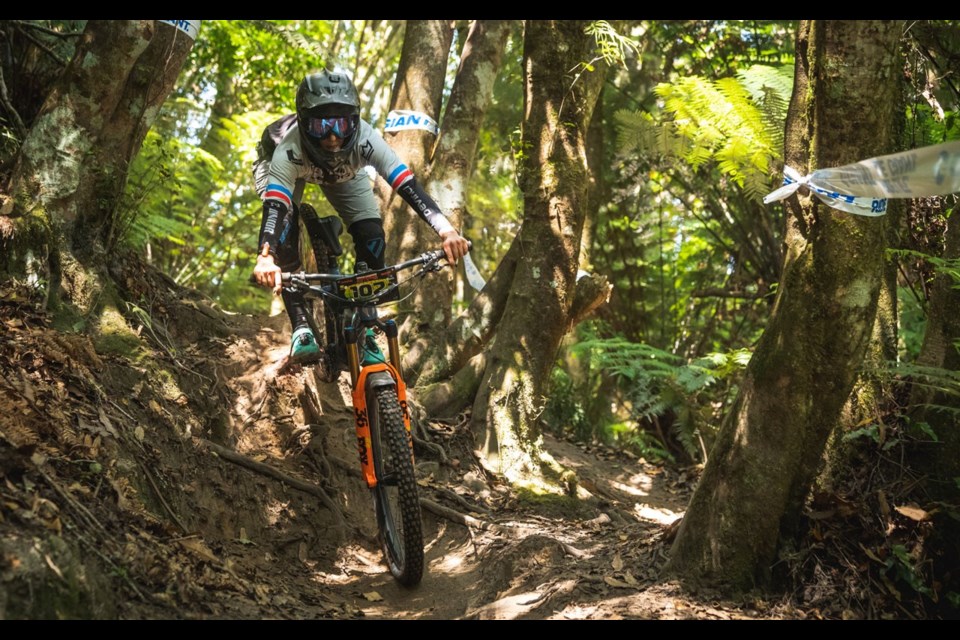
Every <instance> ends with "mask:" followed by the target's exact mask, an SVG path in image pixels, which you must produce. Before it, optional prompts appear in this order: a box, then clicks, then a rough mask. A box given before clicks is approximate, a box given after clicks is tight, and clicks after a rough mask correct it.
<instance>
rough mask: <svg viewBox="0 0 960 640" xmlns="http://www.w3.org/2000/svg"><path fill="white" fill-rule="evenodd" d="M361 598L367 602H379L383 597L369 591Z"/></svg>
mask: <svg viewBox="0 0 960 640" xmlns="http://www.w3.org/2000/svg"><path fill="white" fill-rule="evenodd" d="M363 597H364V598H366V599H367V600H369V601H370V602H380V601H381V600H383V596H381V595H380V594H379V593H377V592H376V591H370V592H368V593H365V594H363Z"/></svg>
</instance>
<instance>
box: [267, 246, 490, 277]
mask: <svg viewBox="0 0 960 640" xmlns="http://www.w3.org/2000/svg"><path fill="white" fill-rule="evenodd" d="M467 247H468V249H470V248H473V243H472V242H470V241H469V240H467ZM445 258H446V254H445V253H444V251H443V249H436V250H434V251H427V252H425V253H421V254H420V255H419V256H417V257H416V258H411V259H410V260H407V261H405V262H401V263H399V264H395V265H387V266H385V267H384V268H383V269H372V270H370V271H368V272H365V273H377V272H379V271H389V270H391V269H392V270H394V271H395V272H396V273H399V272H401V271H404V270H406V269H410V268H411V267H416V266H419V265H422V264H423V265H432V264H435V263H437V262H439V261H440V260H443V259H445ZM357 275H362V274H358V273H306V272H304V271H300V272H296V273H294V272H287V271H285V272H283V273H281V274H280V279H281V282H283V283H284V284H287V283H289V282H291V281H293V280H294V279H297V280H301V281H303V282H306V283H310V282H324V283H333V282H336V281H338V280H344V279H346V278H352V277H354V276H357Z"/></svg>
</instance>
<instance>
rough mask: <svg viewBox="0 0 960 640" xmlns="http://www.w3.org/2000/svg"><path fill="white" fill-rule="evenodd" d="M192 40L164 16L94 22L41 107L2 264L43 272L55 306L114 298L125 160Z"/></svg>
mask: <svg viewBox="0 0 960 640" xmlns="http://www.w3.org/2000/svg"><path fill="white" fill-rule="evenodd" d="M192 45H193V39H192V37H190V36H188V35H187V34H186V33H185V32H183V31H181V30H180V29H178V28H176V27H174V26H173V25H171V24H169V23H167V22H164V21H154V20H90V21H89V22H87V24H86V28H85V30H84V32H83V35H82V36H81V38H80V41H79V42H78V44H77V47H76V51H75V54H74V57H73V59H72V61H71V62H70V64H69V65H68V66H67V68H66V69H65V71H64V73H63V75H62V76H61V77H60V78H59V79H58V80H57V82H56V83H55V84H54V86H53V87H52V89H51V90H50V93H49V95H48V97H47V99H46V100H45V102H44V104H43V107H41V110H40V112H39V114H38V115H37V117H36V119H35V121H34V123H33V126H32V127H31V129H30V131H29V133H28V135H27V137H26V139H25V140H24V142H23V145H22V146H21V148H20V152H19V155H18V157H17V161H16V164H15V166H14V170H13V173H12V176H11V179H10V181H9V184H8V185H7V186H6V188H5V191H6V194H7V196H6V200H5V202H4V203H3V209H2V211H0V213H2V217H0V230H2V239H3V249H4V251H3V256H4V260H3V264H0V269H2V270H3V271H5V272H6V273H8V274H9V275H11V276H15V277H18V276H19V277H23V276H26V277H31V275H32V276H34V277H37V278H42V279H43V280H46V283H47V284H46V290H47V300H48V303H50V304H51V305H52V306H53V307H54V308H62V309H66V308H70V309H72V310H73V311H74V312H76V313H78V314H79V315H80V316H82V317H84V318H87V317H90V316H92V315H93V314H95V313H96V312H98V311H100V310H101V309H102V308H103V307H104V305H107V304H110V298H112V294H111V293H110V290H111V288H110V286H109V274H108V273H107V265H108V264H109V262H110V260H112V259H113V258H112V256H111V249H113V248H114V245H115V242H116V240H117V238H116V229H115V212H116V209H117V203H118V201H119V198H120V196H121V195H122V193H123V188H124V185H125V183H126V179H127V171H128V167H129V164H130V161H131V160H132V158H133V157H134V156H135V155H136V153H137V151H138V150H139V149H140V145H141V143H142V142H143V138H144V136H145V135H146V132H147V130H148V129H149V127H150V125H151V123H152V122H153V121H154V119H155V118H156V116H157V113H158V112H159V109H160V106H161V105H162V104H163V101H164V100H165V99H166V97H167V95H168V94H169V92H170V91H171V89H172V88H173V85H174V83H175V82H176V79H177V76H178V74H179V72H180V68H181V66H182V65H183V63H184V62H185V60H186V56H187V53H188V52H189V50H190V48H191V47H192ZM72 326H79V325H78V324H77V323H76V322H74V323H72Z"/></svg>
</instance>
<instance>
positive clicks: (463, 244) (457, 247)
mask: <svg viewBox="0 0 960 640" xmlns="http://www.w3.org/2000/svg"><path fill="white" fill-rule="evenodd" d="M440 238H442V239H443V252H444V253H445V254H447V262H449V263H450V264H457V261H458V260H460V258H462V257H463V256H465V255H467V252H468V251H469V250H470V245H469V244H467V240H466V238H464V237H463V236H461V235H460V234H459V233H457V232H456V231H447V232H446V233H442V234H440Z"/></svg>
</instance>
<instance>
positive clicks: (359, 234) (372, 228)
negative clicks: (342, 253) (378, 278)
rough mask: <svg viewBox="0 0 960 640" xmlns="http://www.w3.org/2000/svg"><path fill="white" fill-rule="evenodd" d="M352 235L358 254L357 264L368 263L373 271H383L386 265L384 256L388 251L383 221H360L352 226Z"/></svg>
mask: <svg viewBox="0 0 960 640" xmlns="http://www.w3.org/2000/svg"><path fill="white" fill-rule="evenodd" d="M349 231H350V235H351V236H353V245H354V247H355V250H356V253H357V262H366V263H367V266H369V267H370V268H371V269H382V268H383V267H384V266H385V265H384V262H383V254H384V250H385V249H386V235H385V234H384V233H383V221H382V220H377V219H369V220H359V221H357V222H354V223H353V224H352V225H350V229H349Z"/></svg>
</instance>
